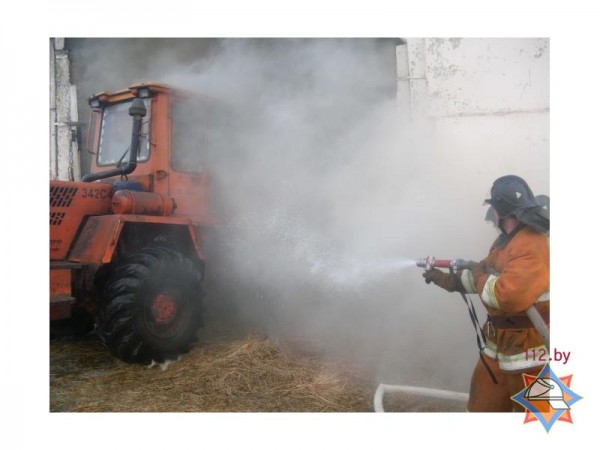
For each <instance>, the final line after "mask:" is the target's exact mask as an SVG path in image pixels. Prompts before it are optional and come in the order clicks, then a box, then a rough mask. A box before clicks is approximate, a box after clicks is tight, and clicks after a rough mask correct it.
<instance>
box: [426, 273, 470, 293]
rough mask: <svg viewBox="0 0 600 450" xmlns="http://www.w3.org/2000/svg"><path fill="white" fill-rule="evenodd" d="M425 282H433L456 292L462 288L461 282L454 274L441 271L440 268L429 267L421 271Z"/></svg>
mask: <svg viewBox="0 0 600 450" xmlns="http://www.w3.org/2000/svg"><path fill="white" fill-rule="evenodd" d="M423 278H425V283H427V284H429V283H431V282H433V284H435V285H437V286H439V287H441V288H442V289H445V290H447V291H448V292H456V291H459V290H462V283H461V282H460V280H459V279H458V278H457V277H456V275H455V274H450V273H445V272H442V271H441V270H440V269H430V270H427V271H426V272H424V273H423Z"/></svg>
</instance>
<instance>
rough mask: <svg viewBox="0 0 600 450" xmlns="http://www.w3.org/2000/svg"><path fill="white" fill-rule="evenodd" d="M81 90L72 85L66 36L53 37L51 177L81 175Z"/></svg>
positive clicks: (69, 178)
mask: <svg viewBox="0 0 600 450" xmlns="http://www.w3.org/2000/svg"><path fill="white" fill-rule="evenodd" d="M77 123H78V112H77V90H76V87H75V85H74V84H71V74H70V61H69V54H68V52H67V50H66V49H65V41H64V39H63V38H54V39H50V179H52V180H65V181H77V180H79V179H80V178H81V169H80V164H79V145H78V141H77V132H78V128H77Z"/></svg>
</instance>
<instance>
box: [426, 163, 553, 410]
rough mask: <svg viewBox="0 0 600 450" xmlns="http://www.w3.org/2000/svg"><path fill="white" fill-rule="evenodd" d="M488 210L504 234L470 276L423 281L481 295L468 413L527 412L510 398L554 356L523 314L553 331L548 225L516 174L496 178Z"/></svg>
mask: <svg viewBox="0 0 600 450" xmlns="http://www.w3.org/2000/svg"><path fill="white" fill-rule="evenodd" d="M485 203H486V204H489V205H490V207H491V208H492V209H491V213H492V220H493V221H494V223H495V226H496V227H497V228H498V229H499V230H500V231H501V233H500V235H499V236H498V238H497V239H496V240H495V242H494V243H493V245H492V247H491V249H490V251H489V254H488V256H487V257H486V258H485V259H483V260H482V261H480V262H479V263H478V264H476V265H474V266H473V267H471V268H470V269H468V270H463V271H458V272H456V273H445V272H442V271H441V270H439V269H435V268H434V269H431V270H429V271H426V272H425V273H424V274H423V277H424V278H425V281H426V282H427V283H430V282H433V283H434V284H436V285H438V286H440V287H442V288H444V289H446V290H447V291H449V292H456V291H459V292H462V293H477V294H479V296H480V298H481V300H482V302H483V304H484V306H485V308H486V310H487V313H488V320H487V321H486V323H485V324H484V326H483V333H484V336H485V341H486V342H485V345H484V346H483V349H482V351H481V354H480V356H481V358H480V360H479V361H478V362H477V365H476V366H475V369H474V371H473V375H472V378H471V388H470V394H469V401H468V403H467V410H468V411H473V412H484V411H498V412H500V411H513V410H521V411H522V408H521V407H520V406H519V405H517V404H516V403H514V402H512V400H511V398H510V397H511V396H513V395H515V394H517V393H518V392H520V391H521V390H523V388H524V387H525V386H524V383H523V377H522V374H523V373H528V374H532V375H537V374H538V373H539V372H540V370H541V368H542V366H543V365H544V364H545V360H547V356H548V353H547V352H548V351H549V350H550V349H546V348H545V345H544V343H543V339H542V336H541V333H539V332H538V331H537V329H536V328H535V326H534V325H533V323H532V322H531V320H530V319H529V317H528V316H527V315H526V314H525V311H526V310H527V309H528V308H530V307H531V306H533V307H535V308H536V309H537V310H538V311H539V313H540V314H541V316H542V317H543V318H544V321H545V322H546V323H547V324H549V316H550V291H549V289H550V279H549V264H550V252H549V245H548V238H547V234H548V233H549V230H550V219H549V214H548V209H547V208H544V206H543V205H542V204H538V203H537V202H536V200H535V198H534V196H533V193H532V191H531V189H530V188H529V186H528V185H527V183H526V182H525V180H523V179H522V178H520V177H517V176H515V175H507V176H503V177H501V178H498V179H497V180H496V181H495V182H494V184H493V186H492V189H491V196H490V198H489V199H487V200H485ZM540 355H545V358H542V357H540Z"/></svg>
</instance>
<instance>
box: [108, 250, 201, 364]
mask: <svg viewBox="0 0 600 450" xmlns="http://www.w3.org/2000/svg"><path fill="white" fill-rule="evenodd" d="M202 287H203V285H202V278H201V275H200V270H199V268H198V266H197V265H196V264H194V263H193V262H192V261H191V260H189V259H188V258H186V257H185V256H183V255H182V254H181V253H179V252H177V251H174V250H171V249H169V248H164V247H153V248H146V249H143V250H141V251H139V252H137V253H135V254H132V255H131V256H129V257H127V258H125V259H124V260H123V261H122V262H121V263H119V264H118V265H117V266H116V267H115V268H114V270H112V271H111V274H110V276H109V278H108V280H107V282H106V285H105V289H104V295H103V296H102V299H101V300H100V302H99V305H98V309H97V314H96V330H97V332H98V335H99V336H100V339H101V340H102V342H103V343H104V344H105V345H106V346H107V347H108V348H109V349H110V351H111V352H112V353H113V354H114V355H116V356H117V357H118V358H120V359H122V360H124V361H126V362H131V363H142V364H149V363H150V362H152V361H155V362H161V363H162V362H164V361H166V360H168V359H175V358H177V357H178V356H179V355H180V354H182V353H185V352H186V351H188V350H189V348H190V346H191V344H192V343H193V342H194V341H195V340H196V333H197V331H198V328H199V327H200V326H202V294H203V292H202Z"/></svg>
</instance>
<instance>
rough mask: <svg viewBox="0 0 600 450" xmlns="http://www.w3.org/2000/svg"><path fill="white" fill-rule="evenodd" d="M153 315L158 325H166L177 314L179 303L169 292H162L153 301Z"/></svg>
mask: <svg viewBox="0 0 600 450" xmlns="http://www.w3.org/2000/svg"><path fill="white" fill-rule="evenodd" d="M151 309H152V315H153V317H154V322H155V323H156V324H157V325H166V324H168V323H169V322H171V321H172V320H173V319H174V318H175V316H176V315H177V303H176V302H175V301H174V300H173V299H172V298H171V297H170V296H169V295H167V294H164V293H161V294H158V295H157V296H156V298H155V299H154V301H153V302H152V306H151Z"/></svg>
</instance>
